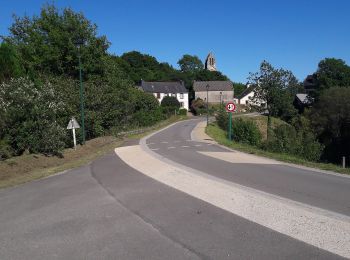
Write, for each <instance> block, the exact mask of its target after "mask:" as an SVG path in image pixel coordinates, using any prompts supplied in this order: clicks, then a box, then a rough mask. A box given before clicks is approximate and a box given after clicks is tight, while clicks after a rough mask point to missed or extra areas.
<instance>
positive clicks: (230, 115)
mask: <svg viewBox="0 0 350 260" xmlns="http://www.w3.org/2000/svg"><path fill="white" fill-rule="evenodd" d="M228 140H230V141H231V140H232V113H231V112H229V113H228Z"/></svg>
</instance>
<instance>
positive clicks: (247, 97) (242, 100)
mask: <svg viewBox="0 0 350 260" xmlns="http://www.w3.org/2000/svg"><path fill="white" fill-rule="evenodd" d="M254 89H255V87H254V86H249V85H248V86H247V88H246V89H245V90H244V91H243V92H242V93H241V94H240V95H239V96H238V97H237V98H235V101H236V102H237V103H238V104H241V105H247V106H249V105H251V104H252V98H253V97H254Z"/></svg>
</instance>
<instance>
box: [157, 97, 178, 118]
mask: <svg viewBox="0 0 350 260" xmlns="http://www.w3.org/2000/svg"><path fill="white" fill-rule="evenodd" d="M160 105H161V107H162V109H163V111H164V113H166V114H168V115H172V114H174V113H175V111H177V110H178V109H179V108H180V102H179V101H178V100H177V98H176V97H171V96H165V97H164V98H163V99H162V102H161V104H160Z"/></svg>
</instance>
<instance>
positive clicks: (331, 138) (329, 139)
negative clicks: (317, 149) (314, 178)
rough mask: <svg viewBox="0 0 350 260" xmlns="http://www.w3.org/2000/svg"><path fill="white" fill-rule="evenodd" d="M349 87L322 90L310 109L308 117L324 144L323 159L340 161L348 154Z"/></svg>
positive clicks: (349, 129) (349, 135)
mask: <svg viewBox="0 0 350 260" xmlns="http://www.w3.org/2000/svg"><path fill="white" fill-rule="evenodd" d="M349 101H350V88H345V87H332V88H329V89H327V90H324V91H323V92H322V94H321V96H320V97H319V101H318V102H317V103H316V104H315V105H314V107H313V108H312V109H311V111H310V114H309V118H310V120H311V121H312V126H313V128H314V129H315V131H316V133H317V134H318V137H319V139H320V141H321V142H322V143H323V144H324V145H325V151H324V154H323V156H322V158H323V159H324V160H327V161H330V162H334V163H340V161H341V157H342V156H347V157H349V156H350V149H349V147H350V102H349Z"/></svg>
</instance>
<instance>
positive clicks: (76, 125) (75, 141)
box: [67, 117, 80, 149]
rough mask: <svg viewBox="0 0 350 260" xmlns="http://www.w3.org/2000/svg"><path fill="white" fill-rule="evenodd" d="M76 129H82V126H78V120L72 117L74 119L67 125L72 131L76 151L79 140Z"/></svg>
mask: <svg viewBox="0 0 350 260" xmlns="http://www.w3.org/2000/svg"><path fill="white" fill-rule="evenodd" d="M76 128H80V125H79V124H78V122H77V120H76V119H75V118H74V117H72V119H71V120H69V123H68V125H67V129H72V132H73V143H74V149H77V139H76V138H75V129H76Z"/></svg>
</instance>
